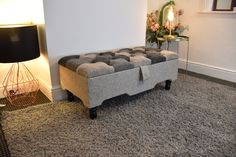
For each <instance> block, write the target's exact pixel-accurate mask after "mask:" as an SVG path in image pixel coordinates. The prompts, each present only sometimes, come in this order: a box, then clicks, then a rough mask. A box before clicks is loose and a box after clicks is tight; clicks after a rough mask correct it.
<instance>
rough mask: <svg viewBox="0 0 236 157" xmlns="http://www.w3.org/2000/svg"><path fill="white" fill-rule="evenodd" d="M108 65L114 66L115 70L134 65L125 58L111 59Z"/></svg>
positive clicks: (125, 68) (126, 68)
mask: <svg viewBox="0 0 236 157" xmlns="http://www.w3.org/2000/svg"><path fill="white" fill-rule="evenodd" d="M110 65H111V66H113V67H114V69H115V72H117V71H122V70H128V69H132V68H134V65H133V64H132V63H130V62H128V61H127V60H125V59H122V58H119V59H112V60H111V61H110Z"/></svg>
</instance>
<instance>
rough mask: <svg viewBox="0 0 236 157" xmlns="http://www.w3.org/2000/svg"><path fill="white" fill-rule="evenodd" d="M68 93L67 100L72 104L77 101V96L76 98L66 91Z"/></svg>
mask: <svg viewBox="0 0 236 157" xmlns="http://www.w3.org/2000/svg"><path fill="white" fill-rule="evenodd" d="M66 92H67V100H68V101H70V102H72V101H74V100H75V96H74V94H72V93H71V92H70V91H68V90H67V91H66Z"/></svg>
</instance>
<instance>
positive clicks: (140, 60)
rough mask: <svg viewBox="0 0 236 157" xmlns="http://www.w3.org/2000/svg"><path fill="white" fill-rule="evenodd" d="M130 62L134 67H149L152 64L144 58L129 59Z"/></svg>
mask: <svg viewBox="0 0 236 157" xmlns="http://www.w3.org/2000/svg"><path fill="white" fill-rule="evenodd" d="M130 62H131V63H133V64H134V67H139V66H144V65H150V64H151V63H152V62H151V60H150V59H148V58H146V57H144V56H134V57H130Z"/></svg>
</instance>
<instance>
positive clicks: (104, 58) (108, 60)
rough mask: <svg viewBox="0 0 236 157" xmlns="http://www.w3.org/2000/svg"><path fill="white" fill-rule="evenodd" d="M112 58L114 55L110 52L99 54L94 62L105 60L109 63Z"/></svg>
mask: <svg viewBox="0 0 236 157" xmlns="http://www.w3.org/2000/svg"><path fill="white" fill-rule="evenodd" d="M111 59H112V56H111V55H109V54H107V55H97V56H96V58H95V60H94V61H93V62H94V63H96V62H104V63H106V64H109V63H110V60H111Z"/></svg>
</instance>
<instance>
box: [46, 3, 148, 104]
mask: <svg viewBox="0 0 236 157" xmlns="http://www.w3.org/2000/svg"><path fill="white" fill-rule="evenodd" d="M146 8H147V1H146V0H99V1H95V0H70V1H68V0H44V15H45V24H46V37H47V48H48V56H49V62H50V71H51V78H52V90H53V92H55V93H56V94H54V99H56V100H57V99H61V98H62V97H60V94H61V93H60V92H58V89H59V88H60V84H59V76H58V64H57V61H58V59H59V58H61V57H62V56H66V55H71V54H81V53H85V52H91V51H98V50H108V49H114V48H123V47H131V46H139V45H145V28H146V24H145V23H146ZM57 92H58V95H57Z"/></svg>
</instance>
